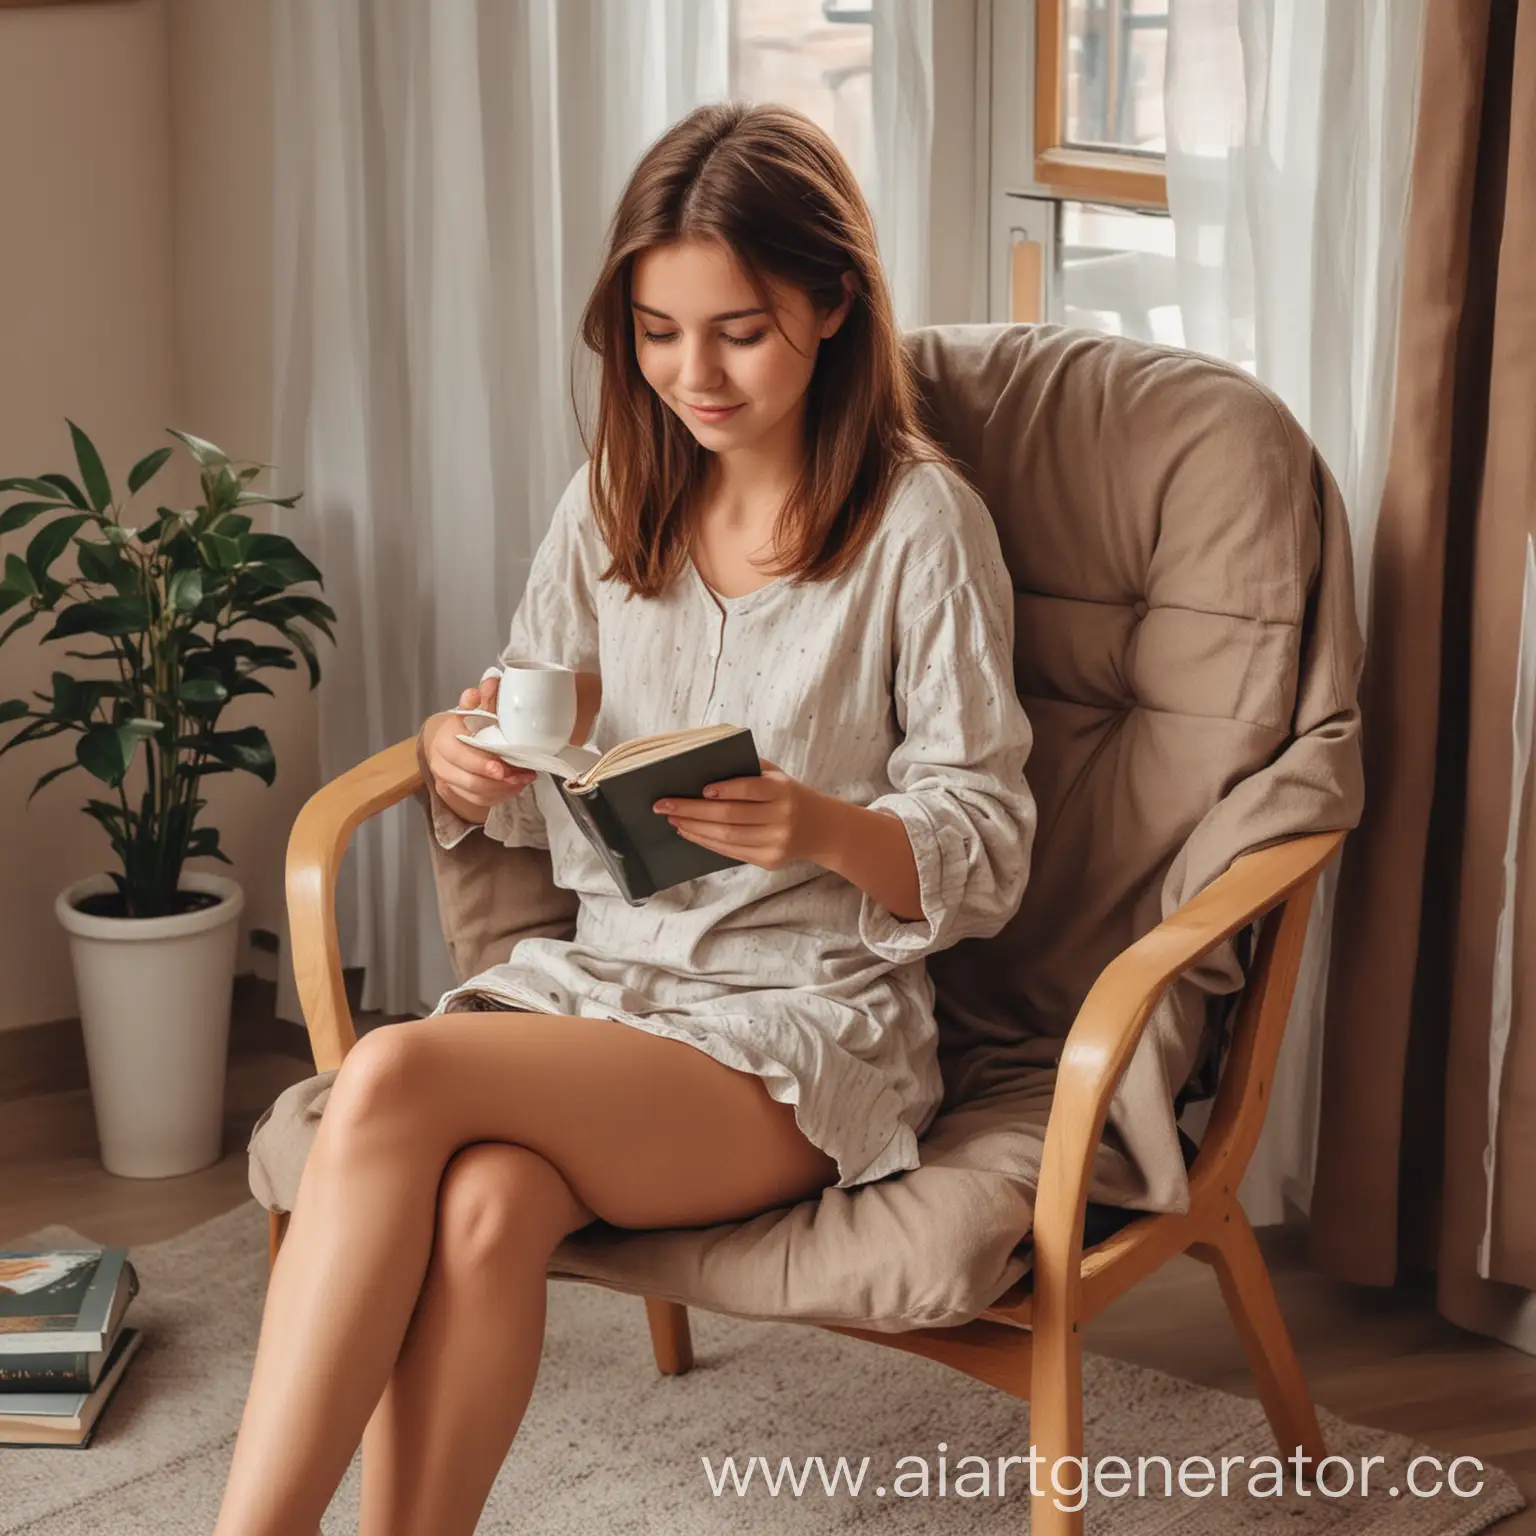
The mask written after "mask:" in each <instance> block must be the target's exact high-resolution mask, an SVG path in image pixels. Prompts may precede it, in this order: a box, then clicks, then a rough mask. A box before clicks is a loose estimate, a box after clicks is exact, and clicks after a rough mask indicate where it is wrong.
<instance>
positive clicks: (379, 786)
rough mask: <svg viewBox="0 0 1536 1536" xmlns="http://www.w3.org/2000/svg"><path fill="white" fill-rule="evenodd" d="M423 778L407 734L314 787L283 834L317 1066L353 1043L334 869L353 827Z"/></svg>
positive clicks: (329, 1063)
mask: <svg viewBox="0 0 1536 1536" xmlns="http://www.w3.org/2000/svg"><path fill="white" fill-rule="evenodd" d="M423 782H424V781H423V779H422V773H421V768H420V765H419V764H418V762H417V759H416V738H415V737H412V738H411V739H410V740H409V741H402V742H397V743H396V744H395V745H394V746H392V747H386V748H385V749H384V751H382V752H380V753H377V754H376V755H375V756H373V757H370V758H368V759H367V761H366V762H361V763H359V764H358V765H357V767H356V768H350V769H348V770H347V772H346V773H344V774H342V775H341V776H340V777H339V778H336V779H333V780H331V782H330V783H329V784H327V785H325V786H324V787H323V788H322V789H319V790H317V791H316V792H315V793H314V794H313V795H311V796H310V797H309V799H308V800H307V801H306V802H305V804H304V809H303V810H302V811H300V812H299V815H298V819H297V820H296V821H295V822H294V824H293V832H292V834H291V835H290V836H289V838H288V873H287V888H288V937H289V943H290V944H291V945H292V948H293V970H294V976H295V978H296V979H297V981H298V987H299V1005H300V1007H301V1008H302V1009H303V1010H304V1022H305V1023H306V1024H307V1025H308V1026H309V1044H310V1049H311V1050H312V1051H313V1053H314V1057H315V1067H316V1069H317V1070H318V1071H321V1072H329V1071H330V1070H331V1069H332V1068H333V1067H339V1066H340V1065H341V1063H342V1058H343V1057H344V1056H345V1055H346V1054H347V1052H348V1051H350V1050H351V1049H352V1047H353V1046H354V1045H355V1044H356V1043H357V1029H356V1026H355V1025H354V1024H353V1022H352V1010H351V1008H350V1007H349V1006H348V1005H347V989H346V985H345V983H344V982H343V980H342V974H341V943H340V941H339V940H338V938H337V936H336V872H337V870H338V869H340V867H341V860H342V856H343V855H344V854H345V853H346V851H347V844H348V843H349V842H350V841H351V839H352V833H353V831H354V830H355V829H356V828H357V827H358V826H359V825H360V824H361V823H362V822H364V821H366V820H367V819H368V818H369V817H370V816H376V815H377V814H378V813H379V812H380V811H382V810H385V809H386V808H387V807H389V806H391V805H395V804H398V803H399V802H400V801H401V800H404V799H406V798H407V797H408V796H409V795H412V794H414V793H415V792H416V791H417V790H418V789H420V788H421V786H422V783H423Z"/></svg>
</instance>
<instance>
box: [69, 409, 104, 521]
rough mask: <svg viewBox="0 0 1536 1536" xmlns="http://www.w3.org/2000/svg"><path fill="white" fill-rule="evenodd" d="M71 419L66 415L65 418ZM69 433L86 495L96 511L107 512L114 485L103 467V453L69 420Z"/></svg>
mask: <svg viewBox="0 0 1536 1536" xmlns="http://www.w3.org/2000/svg"><path fill="white" fill-rule="evenodd" d="M64 419H65V420H66V421H69V418H68V417H67V416H66V417H65V418H64ZM69 434H70V436H71V437H72V438H73V439H74V441H75V461H76V463H78V464H79V466H80V478H81V480H83V481H84V482H85V491H86V495H87V496H88V497H89V498H90V503H91V507H92V509H93V510H94V511H97V512H105V511H106V510H107V508H108V507H110V506H111V505H112V485H111V482H110V481H109V480H108V479H107V472H106V470H105V469H103V468H102V463H101V455H100V454H99V453H97V452H96V445H95V443H93V442H92V441H91V440H90V438H88V437H87V436H86V435H85V433H84V432H82V431H81V430H80V428H79V427H77V426H76V425H75V424H74V422H72V421H70V422H69Z"/></svg>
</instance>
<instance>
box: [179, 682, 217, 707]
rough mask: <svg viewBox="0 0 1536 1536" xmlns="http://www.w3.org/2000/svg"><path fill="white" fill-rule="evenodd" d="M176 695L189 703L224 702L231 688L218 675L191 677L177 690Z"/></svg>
mask: <svg viewBox="0 0 1536 1536" xmlns="http://www.w3.org/2000/svg"><path fill="white" fill-rule="evenodd" d="M176 697H177V698H178V699H181V700H182V701H183V702H185V703H187V704H222V703H223V702H224V700H225V699H227V698H228V697H229V689H228V688H226V687H225V686H224V684H223V683H221V682H220V681H219V680H218V678H216V677H189V678H187V679H186V680H185V681H184V682H183V683H182V685H181V687H180V688H178V689H177V690H176Z"/></svg>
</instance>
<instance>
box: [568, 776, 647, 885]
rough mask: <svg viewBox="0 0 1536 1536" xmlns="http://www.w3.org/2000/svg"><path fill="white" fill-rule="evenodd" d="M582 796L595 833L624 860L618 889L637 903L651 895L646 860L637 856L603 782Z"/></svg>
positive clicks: (632, 841)
mask: <svg viewBox="0 0 1536 1536" xmlns="http://www.w3.org/2000/svg"><path fill="white" fill-rule="evenodd" d="M583 799H585V800H586V801H587V803H588V805H589V806H590V807H591V810H592V821H593V824H594V825H595V826H596V827H597V830H598V834H599V835H600V836H601V837H602V839H603V841H604V842H605V843H607V844H608V846H609V847H610V848H611V849H613V851H614V852H615V853H616V854H617V855H618V856H619V858H620V859H621V860H622V861H623V864H624V875H625V879H624V882H623V885H622V886H621V889H622V890H623V892H624V894H625V896H627V897H628V898H629V900H630V901H631V902H633V903H635V904H636V905H638V904H639V903H640V902H641V901H643V900H644V899H645V898H646V897H647V896H654V895H655V894H656V882H655V880H654V879H653V878H652V877H651V872H650V870H649V869H647V868H646V865H645V860H644V859H643V858H641V856H640V850H639V849H638V848H636V847H635V843H634V839H633V838H632V837H631V836H630V835H629V833H628V832H627V831H626V830H625V827H624V823H623V822H622V821H620V820H619V818H618V815H617V813H616V812H615V811H614V809H613V807H612V806H611V805H610V804H609V803H608V796H607V793H606V792H605V790H604V789H603V786H602V785H601V784H599V785H597V786H596V787H595V788H594V789H593V790H592V792H591V793H590V794H588V795H585V796H583Z"/></svg>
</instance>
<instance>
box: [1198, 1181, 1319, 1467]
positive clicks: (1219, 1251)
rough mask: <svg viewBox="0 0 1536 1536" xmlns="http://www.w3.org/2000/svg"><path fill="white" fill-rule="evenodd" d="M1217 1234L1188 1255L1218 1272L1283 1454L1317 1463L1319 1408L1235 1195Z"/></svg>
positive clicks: (1260, 1395) (1228, 1307) (1257, 1246)
mask: <svg viewBox="0 0 1536 1536" xmlns="http://www.w3.org/2000/svg"><path fill="white" fill-rule="evenodd" d="M1219 1233H1220V1235H1219V1236H1217V1237H1215V1238H1214V1239H1213V1240H1212V1241H1211V1242H1209V1243H1195V1244H1192V1245H1191V1247H1190V1249H1189V1252H1190V1256H1191V1257H1192V1258H1196V1259H1200V1260H1201V1261H1203V1262H1204V1263H1206V1264H1209V1265H1210V1266H1211V1267H1212V1268H1213V1269H1214V1270H1215V1271H1216V1278H1217V1280H1218V1281H1219V1282H1220V1284H1221V1294H1222V1299H1223V1300H1224V1301H1225V1302H1226V1304H1227V1311H1228V1312H1230V1313H1231V1314H1232V1322H1233V1324H1234V1326H1235V1327H1236V1328H1237V1332H1238V1337H1239V1338H1241V1339H1242V1341H1243V1349H1244V1351H1245V1352H1246V1353H1247V1356H1248V1366H1249V1369H1250V1370H1252V1372H1253V1377H1254V1382H1255V1383H1256V1385H1257V1386H1258V1389H1259V1401H1260V1402H1261V1403H1263V1405H1264V1412H1265V1413H1266V1414H1267V1415H1268V1417H1269V1423H1270V1428H1272V1429H1273V1430H1274V1432H1275V1439H1276V1441H1277V1442H1278V1443H1279V1447H1280V1454H1281V1456H1282V1457H1287V1456H1290V1455H1292V1454H1293V1453H1294V1452H1295V1450H1296V1448H1297V1447H1298V1446H1299V1447H1300V1448H1301V1450H1302V1453H1303V1455H1304V1456H1305V1457H1307V1458H1308V1460H1309V1461H1310V1462H1311V1464H1312V1465H1313V1466H1316V1465H1317V1463H1318V1462H1319V1461H1321V1460H1322V1459H1323V1457H1325V1456H1326V1455H1327V1454H1328V1448H1327V1446H1326V1445H1325V1444H1324V1441H1323V1432H1322V1430H1321V1428H1320V1427H1319V1426H1318V1422H1317V1409H1316V1408H1315V1407H1314V1406H1313V1403H1312V1393H1311V1390H1310V1389H1309V1388H1308V1386H1307V1381H1306V1377H1304V1376H1303V1375H1302V1373H1301V1362H1300V1361H1299V1360H1298V1359H1297V1358H1296V1350H1295V1346H1294V1345H1293V1344H1292V1343H1291V1335H1290V1330H1289V1329H1288V1328H1287V1327H1286V1326H1285V1317H1284V1315H1283V1314H1282V1313H1281V1311H1280V1303H1279V1302H1278V1301H1277V1300H1276V1298H1275V1288H1274V1285H1273V1284H1272V1283H1271V1281H1270V1278H1269V1269H1268V1267H1267V1266H1266V1265H1265V1263H1264V1255H1263V1253H1262V1252H1261V1251H1260V1249H1259V1242H1258V1239H1257V1238H1256V1237H1255V1236H1254V1235H1253V1228H1252V1227H1251V1226H1250V1225H1249V1224H1248V1218H1247V1216H1245V1215H1244V1214H1243V1208H1242V1206H1240V1205H1239V1204H1238V1203H1237V1201H1236V1200H1233V1201H1232V1202H1231V1204H1230V1207H1229V1209H1228V1210H1227V1211H1226V1212H1225V1213H1224V1219H1223V1221H1222V1223H1221V1225H1220V1228H1219Z"/></svg>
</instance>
